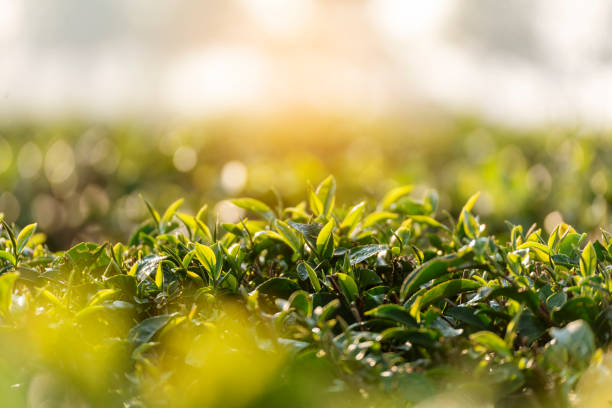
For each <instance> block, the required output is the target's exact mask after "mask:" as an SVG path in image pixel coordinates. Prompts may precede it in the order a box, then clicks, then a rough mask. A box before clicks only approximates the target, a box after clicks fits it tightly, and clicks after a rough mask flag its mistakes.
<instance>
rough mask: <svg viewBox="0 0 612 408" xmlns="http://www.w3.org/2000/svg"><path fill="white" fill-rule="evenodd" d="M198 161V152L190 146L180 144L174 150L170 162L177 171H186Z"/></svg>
mask: <svg viewBox="0 0 612 408" xmlns="http://www.w3.org/2000/svg"><path fill="white" fill-rule="evenodd" d="M197 161H198V154H197V153H196V151H195V150H193V149H192V148H191V147H187V146H181V147H179V148H178V149H176V151H175V152H174V156H172V163H173V164H174V167H176V169H177V170H178V171H182V172H183V173H186V172H188V171H190V170H191V169H193V168H194V166H195V165H196V163H197Z"/></svg>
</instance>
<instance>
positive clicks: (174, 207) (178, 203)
mask: <svg viewBox="0 0 612 408" xmlns="http://www.w3.org/2000/svg"><path fill="white" fill-rule="evenodd" d="M183 201H184V200H183V199H182V198H180V199H178V200H176V201H175V202H173V203H172V204H170V206H169V207H168V208H167V209H166V211H165V212H164V215H163V216H162V217H161V219H160V221H159V224H160V228H161V232H162V234H163V233H164V231H165V229H166V224H168V223H169V222H170V220H171V219H172V217H173V216H174V214H175V213H176V211H177V210H178V209H179V207H180V206H181V205H183Z"/></svg>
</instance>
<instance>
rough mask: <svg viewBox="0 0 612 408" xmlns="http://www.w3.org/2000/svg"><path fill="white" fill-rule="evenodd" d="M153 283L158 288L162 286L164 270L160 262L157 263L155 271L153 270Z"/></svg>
mask: <svg viewBox="0 0 612 408" xmlns="http://www.w3.org/2000/svg"><path fill="white" fill-rule="evenodd" d="M155 285H156V286H157V287H158V288H159V289H160V290H161V289H163V288H164V270H163V268H162V262H160V263H159V265H157V272H155Z"/></svg>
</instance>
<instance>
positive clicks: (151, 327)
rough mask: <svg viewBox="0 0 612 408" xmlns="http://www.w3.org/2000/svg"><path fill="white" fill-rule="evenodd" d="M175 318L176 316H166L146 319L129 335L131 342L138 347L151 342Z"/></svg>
mask: <svg viewBox="0 0 612 408" xmlns="http://www.w3.org/2000/svg"><path fill="white" fill-rule="evenodd" d="M173 316H174V315H170V314H164V315H159V316H153V317H149V318H147V319H144V320H143V321H141V322H140V323H138V324H137V325H136V326H134V327H132V328H131V329H130V331H129V333H128V339H129V341H130V342H131V343H134V344H137V345H138V344H143V343H147V342H149V341H150V340H151V339H152V338H153V336H155V334H156V333H157V332H158V331H159V330H160V329H161V328H162V327H164V326H165V325H166V324H167V323H168V322H169V321H170V319H172V317H173Z"/></svg>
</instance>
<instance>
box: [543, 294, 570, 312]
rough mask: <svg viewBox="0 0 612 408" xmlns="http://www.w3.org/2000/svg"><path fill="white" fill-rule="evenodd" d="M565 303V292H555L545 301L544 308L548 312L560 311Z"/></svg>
mask: <svg viewBox="0 0 612 408" xmlns="http://www.w3.org/2000/svg"><path fill="white" fill-rule="evenodd" d="M566 302H567V294H566V293H565V292H557V293H554V294H552V295H550V296H549V297H548V299H546V306H547V307H548V309H549V310H551V311H554V310H560V309H561V308H562V307H563V305H565V303H566Z"/></svg>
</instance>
